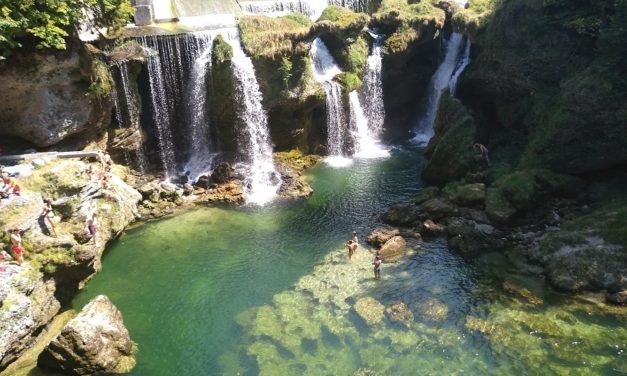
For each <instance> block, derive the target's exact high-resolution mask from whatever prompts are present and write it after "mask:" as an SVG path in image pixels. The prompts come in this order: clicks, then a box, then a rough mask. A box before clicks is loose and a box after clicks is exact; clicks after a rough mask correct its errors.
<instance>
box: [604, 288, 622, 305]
mask: <svg viewBox="0 0 627 376" xmlns="http://www.w3.org/2000/svg"><path fill="white" fill-rule="evenodd" d="M607 301H608V302H610V303H614V304H620V305H627V290H623V291H619V292H615V293H613V294H608V295H607Z"/></svg>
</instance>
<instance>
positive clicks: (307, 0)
mask: <svg viewBox="0 0 627 376" xmlns="http://www.w3.org/2000/svg"><path fill="white" fill-rule="evenodd" d="M239 5H240V7H241V8H242V11H243V12H244V13H245V14H263V15H266V16H284V15H286V14H289V13H293V12H300V13H302V14H304V15H306V16H307V17H309V18H311V19H312V20H314V21H315V20H317V19H318V18H319V17H320V15H321V14H322V11H323V10H324V8H326V7H327V1H326V0H256V1H255V0H253V1H240V2H239Z"/></svg>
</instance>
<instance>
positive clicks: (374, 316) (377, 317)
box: [354, 297, 385, 325]
mask: <svg viewBox="0 0 627 376" xmlns="http://www.w3.org/2000/svg"><path fill="white" fill-rule="evenodd" d="M354 308H355V311H356V312H357V314H358V315H359V316H360V317H361V318H362V319H364V321H365V322H366V324H368V325H375V324H378V323H380V322H381V321H382V320H383V312H384V311H385V306H384V305H383V304H381V303H379V301H377V300H376V299H375V298H371V297H366V298H361V299H359V300H358V301H357V303H355V307H354Z"/></svg>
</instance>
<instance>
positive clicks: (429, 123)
mask: <svg viewBox="0 0 627 376" xmlns="http://www.w3.org/2000/svg"><path fill="white" fill-rule="evenodd" d="M463 45H464V36H463V35H462V34H459V33H452V34H451V37H450V38H449V39H448V40H447V41H446V51H445V54H444V59H443V60H442V62H441V63H440V65H439V66H438V69H437V70H436V71H435V73H434V74H433V77H431V81H430V82H429V87H428V92H427V101H426V104H425V112H424V115H423V116H422V118H421V119H420V120H419V122H418V126H417V128H416V137H414V140H413V141H414V142H416V143H418V144H426V143H428V142H429V140H430V139H431V137H433V122H434V121H435V116H436V114H437V111H438V104H439V102H440V97H441V96H442V93H443V92H444V90H445V89H448V88H450V84H451V82H452V81H453V80H455V83H456V82H457V79H458V78H459V75H461V73H462V70H460V69H457V72H459V73H458V74H456V68H457V67H458V66H459V67H461V65H459V63H460V56H461V55H462V51H461V50H462V46H463ZM466 65H468V64H466ZM466 65H464V66H463V67H464V68H465V66H466ZM462 69H463V68H462ZM454 85H455V84H453V88H454Z"/></svg>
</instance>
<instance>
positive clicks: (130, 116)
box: [112, 61, 148, 172]
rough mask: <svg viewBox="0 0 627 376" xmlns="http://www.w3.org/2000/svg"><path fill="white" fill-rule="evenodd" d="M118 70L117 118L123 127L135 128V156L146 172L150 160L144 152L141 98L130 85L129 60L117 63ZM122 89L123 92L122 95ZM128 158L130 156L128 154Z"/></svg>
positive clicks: (116, 87)
mask: <svg viewBox="0 0 627 376" xmlns="http://www.w3.org/2000/svg"><path fill="white" fill-rule="evenodd" d="M116 67H117V68H118V71H119V72H120V77H119V80H117V81H116V85H115V88H114V90H113V92H112V93H113V105H114V108H115V113H116V118H117V119H118V124H119V125H120V126H121V127H126V128H130V129H132V130H133V133H132V136H131V137H132V140H131V142H132V143H133V148H134V150H135V158H136V162H137V168H138V169H139V171H141V172H146V168H147V166H148V161H147V160H146V155H145V154H144V138H143V132H142V129H141V124H140V121H139V108H138V103H137V101H139V98H136V97H135V96H134V95H133V92H132V91H131V87H130V79H129V76H128V62H127V61H121V62H119V63H117V64H116ZM120 89H121V93H122V94H123V95H122V97H120ZM127 159H129V156H128V155H127Z"/></svg>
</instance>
